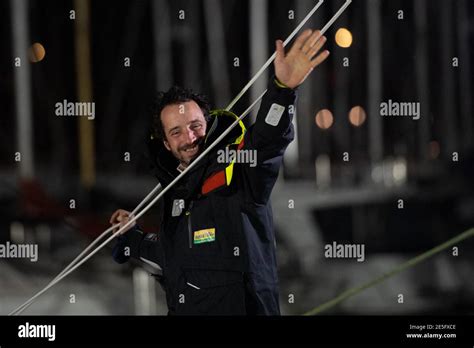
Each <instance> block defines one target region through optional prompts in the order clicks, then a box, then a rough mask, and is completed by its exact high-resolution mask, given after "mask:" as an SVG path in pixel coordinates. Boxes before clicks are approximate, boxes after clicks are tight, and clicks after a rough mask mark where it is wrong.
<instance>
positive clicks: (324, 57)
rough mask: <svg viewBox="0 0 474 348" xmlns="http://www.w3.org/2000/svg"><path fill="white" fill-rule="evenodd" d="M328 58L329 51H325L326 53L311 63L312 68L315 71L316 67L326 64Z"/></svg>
mask: <svg viewBox="0 0 474 348" xmlns="http://www.w3.org/2000/svg"><path fill="white" fill-rule="evenodd" d="M327 57H329V51H328V50H325V51H324V52H322V53H321V54H319V55H318V56H317V57H316V58H314V59H313V60H312V61H311V68H313V69H314V68H315V67H317V66H318V65H319V64H321V63H322V62H324V61H325V60H326V58H327Z"/></svg>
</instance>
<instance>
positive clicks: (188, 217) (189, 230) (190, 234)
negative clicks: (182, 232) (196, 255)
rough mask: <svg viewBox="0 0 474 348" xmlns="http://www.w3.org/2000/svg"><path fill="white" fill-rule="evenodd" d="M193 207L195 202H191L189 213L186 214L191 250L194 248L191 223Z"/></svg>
mask: <svg viewBox="0 0 474 348" xmlns="http://www.w3.org/2000/svg"><path fill="white" fill-rule="evenodd" d="M192 207H193V201H191V202H189V207H188V211H187V212H186V218H187V220H188V237H189V238H188V239H189V248H190V249H192V247H193V227H192V221H191V208H192Z"/></svg>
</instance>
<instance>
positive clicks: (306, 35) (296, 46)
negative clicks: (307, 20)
mask: <svg viewBox="0 0 474 348" xmlns="http://www.w3.org/2000/svg"><path fill="white" fill-rule="evenodd" d="M311 33H312V31H311V29H306V30H305V31H303V32H302V33H301V35H300V36H298V38H297V39H296V41H295V43H294V44H293V46H292V47H291V49H292V50H293V49H297V50H299V49H301V47H303V45H304V43H305V42H306V40H307V39H308V38H309V37H310V36H311Z"/></svg>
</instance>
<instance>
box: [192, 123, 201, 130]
mask: <svg viewBox="0 0 474 348" xmlns="http://www.w3.org/2000/svg"><path fill="white" fill-rule="evenodd" d="M198 128H201V125H200V124H196V125H194V126H193V129H198Z"/></svg>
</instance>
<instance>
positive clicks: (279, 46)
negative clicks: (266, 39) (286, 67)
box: [275, 40, 285, 61]
mask: <svg viewBox="0 0 474 348" xmlns="http://www.w3.org/2000/svg"><path fill="white" fill-rule="evenodd" d="M275 45H276V57H275V60H276V61H278V60H281V59H283V58H285V49H284V47H283V41H281V40H277V41H276V43H275Z"/></svg>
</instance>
